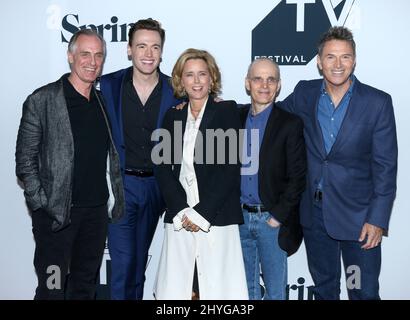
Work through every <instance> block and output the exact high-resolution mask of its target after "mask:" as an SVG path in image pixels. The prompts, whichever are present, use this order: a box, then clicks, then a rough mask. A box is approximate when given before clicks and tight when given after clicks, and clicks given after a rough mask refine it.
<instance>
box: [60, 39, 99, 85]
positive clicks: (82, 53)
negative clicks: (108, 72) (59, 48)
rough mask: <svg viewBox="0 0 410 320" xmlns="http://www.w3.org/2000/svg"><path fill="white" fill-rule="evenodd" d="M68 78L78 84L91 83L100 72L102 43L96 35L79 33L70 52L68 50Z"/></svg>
mask: <svg viewBox="0 0 410 320" xmlns="http://www.w3.org/2000/svg"><path fill="white" fill-rule="evenodd" d="M67 56H68V62H69V63H70V67H71V75H70V79H71V80H72V81H73V83H76V84H79V85H89V84H92V83H93V82H94V81H95V79H97V77H98V76H99V75H100V74H101V70H102V66H103V63H104V49H103V43H102V42H101V40H100V39H99V38H98V37H96V36H89V35H80V36H79V37H78V39H77V41H76V42H75V45H74V47H73V50H72V52H70V51H68V53H67Z"/></svg>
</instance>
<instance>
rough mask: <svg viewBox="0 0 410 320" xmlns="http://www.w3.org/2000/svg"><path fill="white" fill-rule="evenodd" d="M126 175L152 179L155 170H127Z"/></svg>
mask: <svg viewBox="0 0 410 320" xmlns="http://www.w3.org/2000/svg"><path fill="white" fill-rule="evenodd" d="M124 172H125V174H127V175H130V176H136V177H142V178H145V177H152V176H153V175H154V171H153V170H135V169H125V171H124Z"/></svg>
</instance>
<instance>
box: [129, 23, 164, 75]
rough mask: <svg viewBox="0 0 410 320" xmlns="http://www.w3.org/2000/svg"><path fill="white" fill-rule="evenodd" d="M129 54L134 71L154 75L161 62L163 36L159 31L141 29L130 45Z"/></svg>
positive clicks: (135, 34)
mask: <svg viewBox="0 0 410 320" xmlns="http://www.w3.org/2000/svg"><path fill="white" fill-rule="evenodd" d="M127 52H128V55H129V56H130V57H131V59H132V64H133V66H134V71H137V72H139V73H141V74H144V75H152V74H154V73H155V72H156V71H157V68H158V66H159V64H160V62H161V55H162V46H161V36H160V34H159V33H158V32H157V31H153V30H146V29H140V30H137V31H136V32H135V33H134V35H133V37H132V42H131V46H130V45H128V49H127Z"/></svg>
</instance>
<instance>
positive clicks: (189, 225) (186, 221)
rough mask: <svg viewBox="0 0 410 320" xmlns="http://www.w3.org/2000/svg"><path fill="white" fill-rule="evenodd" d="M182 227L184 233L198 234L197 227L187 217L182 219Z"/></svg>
mask: <svg viewBox="0 0 410 320" xmlns="http://www.w3.org/2000/svg"><path fill="white" fill-rule="evenodd" d="M182 227H183V228H184V229H185V230H186V231H190V232H198V231H199V227H198V226H197V225H196V224H195V223H193V222H192V221H191V220H189V219H188V217H187V216H184V217H183V218H182Z"/></svg>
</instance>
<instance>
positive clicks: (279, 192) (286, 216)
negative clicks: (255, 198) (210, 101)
mask: <svg viewBox="0 0 410 320" xmlns="http://www.w3.org/2000/svg"><path fill="white" fill-rule="evenodd" d="M249 109H250V105H249V104H248V105H245V106H242V107H241V108H240V109H239V111H240V117H241V122H242V125H243V127H245V123H246V118H247V116H248V112H249ZM305 176H306V149H305V140H304V138H303V122H302V120H300V119H299V118H298V117H297V116H295V115H292V114H291V113H288V112H286V111H283V110H282V109H279V108H277V107H276V106H274V107H273V109H272V112H271V114H270V116H269V119H268V122H267V124H266V129H265V134H264V136H263V140H262V145H261V149H260V151H259V171H258V179H259V197H260V199H261V201H262V204H263V205H264V206H265V207H266V208H267V209H268V211H269V212H270V213H271V214H272V216H273V217H274V218H275V219H276V220H278V221H279V222H280V223H281V227H280V231H279V245H280V247H281V248H282V249H283V250H285V251H286V252H287V253H288V256H290V255H292V254H293V253H295V252H296V251H297V250H298V248H299V246H300V244H301V242H302V228H301V225H300V223H299V202H300V199H301V195H302V192H303V191H304V189H305V185H306V180H305Z"/></svg>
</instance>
